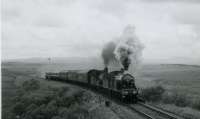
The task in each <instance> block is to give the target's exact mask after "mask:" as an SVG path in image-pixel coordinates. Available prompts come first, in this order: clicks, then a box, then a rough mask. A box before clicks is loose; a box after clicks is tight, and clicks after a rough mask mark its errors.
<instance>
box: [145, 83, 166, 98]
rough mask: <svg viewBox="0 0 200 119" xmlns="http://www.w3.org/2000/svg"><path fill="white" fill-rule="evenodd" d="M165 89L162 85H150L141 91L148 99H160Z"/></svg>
mask: <svg viewBox="0 0 200 119" xmlns="http://www.w3.org/2000/svg"><path fill="white" fill-rule="evenodd" d="M164 92H165V89H164V88H163V87H161V86H156V87H150V88H146V89H143V90H142V91H141V96H142V97H143V98H144V99H145V100H147V101H152V102H156V101H160V100H161V99H162V95H163V93H164Z"/></svg>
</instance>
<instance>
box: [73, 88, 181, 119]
mask: <svg viewBox="0 0 200 119" xmlns="http://www.w3.org/2000/svg"><path fill="white" fill-rule="evenodd" d="M72 85H75V84H72ZM77 86H78V85H77ZM80 87H82V88H84V89H89V88H87V87H84V86H80ZM89 90H91V91H94V90H92V89H89ZM94 92H95V93H98V94H101V93H99V92H98V91H94ZM103 96H105V95H103ZM106 97H107V98H109V97H108V96H106ZM111 100H112V101H114V102H116V103H118V104H120V105H123V106H126V107H127V108H129V109H130V110H132V111H134V112H136V113H138V114H139V115H141V116H143V117H144V118H146V119H184V118H183V117H181V116H179V115H176V114H174V113H171V112H168V111H165V110H163V109H160V108H157V107H155V106H152V105H149V104H146V103H141V102H138V103H137V104H124V103H121V102H119V101H117V100H114V99H111ZM114 112H115V111H114ZM115 113H117V112H115ZM119 117H120V118H121V119H124V118H123V117H121V116H119Z"/></svg>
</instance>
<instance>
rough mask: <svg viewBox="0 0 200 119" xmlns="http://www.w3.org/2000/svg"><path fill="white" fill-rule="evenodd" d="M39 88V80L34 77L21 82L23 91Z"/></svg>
mask: <svg viewBox="0 0 200 119" xmlns="http://www.w3.org/2000/svg"><path fill="white" fill-rule="evenodd" d="M39 88H40V82H39V81H38V80H35V79H31V80H28V81H25V82H24V83H23V84H22V89H23V90H25V91H33V90H37V89H39Z"/></svg>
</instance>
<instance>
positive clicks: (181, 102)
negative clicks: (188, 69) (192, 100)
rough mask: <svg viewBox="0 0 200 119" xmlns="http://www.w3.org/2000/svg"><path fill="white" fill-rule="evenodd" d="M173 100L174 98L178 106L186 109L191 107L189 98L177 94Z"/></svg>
mask: <svg viewBox="0 0 200 119" xmlns="http://www.w3.org/2000/svg"><path fill="white" fill-rule="evenodd" d="M172 98H174V101H175V105H176V106H179V107H185V106H188V105H189V101H188V100H187V97H186V96H185V95H183V94H175V95H174V96H173V97H172Z"/></svg>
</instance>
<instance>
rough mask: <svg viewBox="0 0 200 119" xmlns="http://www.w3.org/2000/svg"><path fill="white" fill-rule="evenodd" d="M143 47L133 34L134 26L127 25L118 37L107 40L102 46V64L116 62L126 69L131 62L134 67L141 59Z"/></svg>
mask: <svg viewBox="0 0 200 119" xmlns="http://www.w3.org/2000/svg"><path fill="white" fill-rule="evenodd" d="M143 49H144V45H143V44H142V43H141V42H140V40H139V39H138V37H137V36H136V34H135V27H134V26H131V25H128V26H127V27H126V28H125V29H124V31H123V33H122V35H121V36H120V37H119V38H118V39H116V40H115V41H111V42H109V43H108V44H106V45H105V47H104V48H103V51H102V57H103V60H104V64H105V66H108V65H109V64H110V63H113V62H118V63H119V64H120V65H121V66H123V68H124V69H126V70H128V68H129V65H130V64H131V65H132V66H133V67H134V69H136V68H137V65H138V64H139V63H140V61H141V56H142V50H143Z"/></svg>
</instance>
